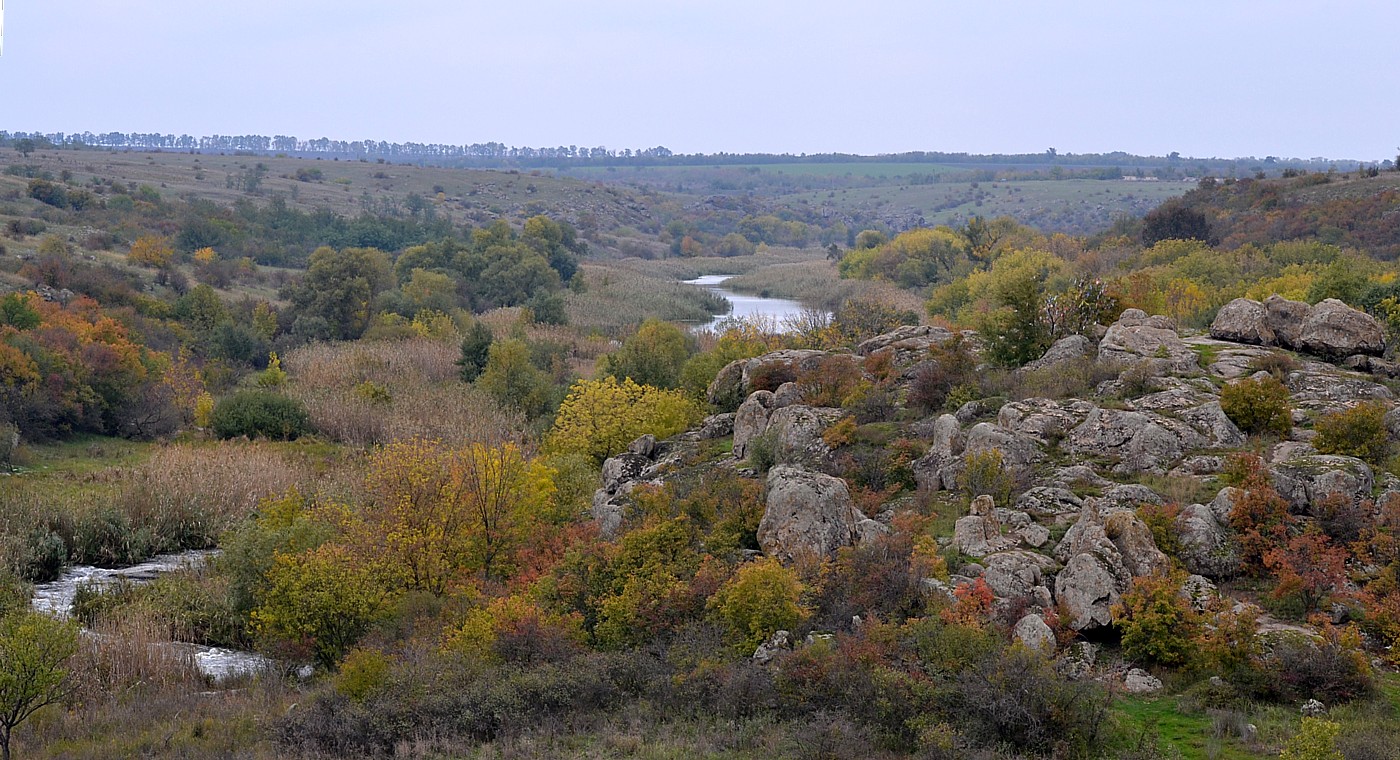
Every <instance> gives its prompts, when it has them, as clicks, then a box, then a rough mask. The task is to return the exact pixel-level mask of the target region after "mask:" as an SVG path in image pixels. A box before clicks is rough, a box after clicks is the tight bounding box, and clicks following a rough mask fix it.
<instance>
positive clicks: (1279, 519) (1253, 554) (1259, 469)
mask: <svg viewBox="0 0 1400 760" xmlns="http://www.w3.org/2000/svg"><path fill="white" fill-rule="evenodd" d="M1239 461H1240V462H1241V466H1242V468H1243V469H1245V471H1246V474H1245V475H1244V479H1243V481H1242V482H1241V483H1240V487H1241V488H1242V489H1243V490H1244V493H1243V494H1241V495H1240V496H1239V497H1238V498H1236V500H1235V506H1234V508H1233V509H1231V510H1230V527H1231V528H1233V529H1234V531H1235V532H1236V534H1238V536H1239V545H1240V565H1241V567H1242V568H1243V569H1244V570H1245V572H1248V573H1251V574H1253V575H1258V574H1260V573H1261V572H1262V571H1263V569H1264V555H1265V553H1267V552H1268V551H1269V550H1271V549H1273V548H1274V547H1276V546H1278V545H1279V544H1280V543H1282V542H1283V541H1284V540H1285V539H1287V538H1288V529H1289V527H1290V526H1292V525H1293V522H1294V519H1293V516H1292V515H1291V514H1289V512H1288V502H1287V501H1286V500H1284V498H1283V497H1282V496H1279V494H1278V491H1275V490H1274V487H1273V485H1272V484H1271V483H1270V481H1269V473H1268V471H1267V470H1265V469H1264V465H1263V463H1262V462H1260V461H1259V459H1258V458H1257V457H1250V458H1248V459H1241V460H1239Z"/></svg>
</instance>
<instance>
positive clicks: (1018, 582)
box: [964, 518, 1056, 599]
mask: <svg viewBox="0 0 1400 760" xmlns="http://www.w3.org/2000/svg"><path fill="white" fill-rule="evenodd" d="M964 519H966V518H964ZM1055 566H1056V563H1055V561H1054V560H1052V559H1050V558H1049V557H1047V556H1045V555H1044V554H1037V553H1035V552H1030V551H1025V550H1023V549H1016V550H1012V551H1003V552H997V553H996V554H991V555H988V556H987V557H986V558H985V559H983V560H982V567H983V568H984V569H983V571H982V580H984V581H986V583H987V587H988V588H990V589H991V590H992V593H993V594H996V595H997V596H998V597H1000V598H1002V599H1023V598H1026V597H1029V596H1030V595H1031V593H1032V592H1033V591H1034V590H1035V588H1036V587H1037V586H1040V585H1043V584H1044V579H1045V574H1046V573H1048V572H1050V571H1052V570H1053V569H1054V568H1055Z"/></svg>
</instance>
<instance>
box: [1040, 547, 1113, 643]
mask: <svg viewBox="0 0 1400 760" xmlns="http://www.w3.org/2000/svg"><path fill="white" fill-rule="evenodd" d="M1123 591H1124V584H1123V582H1122V579H1121V578H1119V574H1118V573H1116V572H1114V568H1113V567H1112V566H1110V565H1109V563H1108V561H1107V560H1105V559H1104V558H1103V557H1101V556H1100V555H1098V554H1094V553H1090V552H1084V553H1081V554H1076V555H1074V556H1073V557H1071V558H1070V560H1069V562H1068V563H1066V564H1065V568H1064V569H1063V570H1061V571H1060V573H1059V574H1058V575H1056V576H1055V600H1056V601H1057V602H1058V603H1059V604H1060V607H1061V608H1062V609H1064V611H1065V612H1066V613H1067V614H1068V616H1069V620H1068V621H1066V622H1067V623H1068V625H1069V627H1070V628H1073V629H1074V630H1076V631H1084V630H1091V629H1094V628H1101V627H1104V626H1107V625H1109V624H1111V623H1112V622H1113V614H1112V611H1111V610H1112V608H1113V605H1115V604H1117V603H1118V600H1119V599H1120V598H1121V597H1122V594H1123Z"/></svg>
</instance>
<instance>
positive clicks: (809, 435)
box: [764, 405, 845, 466]
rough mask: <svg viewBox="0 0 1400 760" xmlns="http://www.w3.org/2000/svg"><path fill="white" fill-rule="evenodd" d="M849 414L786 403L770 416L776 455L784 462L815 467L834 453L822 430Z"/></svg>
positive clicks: (769, 432)
mask: <svg viewBox="0 0 1400 760" xmlns="http://www.w3.org/2000/svg"><path fill="white" fill-rule="evenodd" d="M843 414H845V413H844V412H842V411H841V410H840V409H829V408H826V407H820V406H802V405H798V406H784V407H781V408H779V409H775V410H774V411H773V412H772V414H770V415H769V416H768V429H767V430H765V431H764V433H765V434H766V435H771V436H772V437H773V446H774V455H775V456H776V458H777V461H778V462H779V463H780V464H805V465H811V466H815V465H818V464H820V463H821V462H823V461H824V460H825V459H826V457H827V456H828V455H830V454H831V447H829V446H827V445H826V441H824V440H822V433H824V432H826V429H827V428H829V427H831V426H832V425H833V424H834V423H835V422H836V421H837V420H839V419H841V416H842V415H843Z"/></svg>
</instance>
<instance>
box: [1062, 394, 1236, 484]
mask: <svg viewBox="0 0 1400 760" xmlns="http://www.w3.org/2000/svg"><path fill="white" fill-rule="evenodd" d="M1244 440H1245V436H1244V434H1243V433H1241V432H1240V430H1239V428H1237V427H1235V425H1234V423H1232V422H1230V420H1229V419H1228V418H1227V417H1226V416H1225V413H1224V412H1223V411H1221V409H1220V404H1219V403H1217V402H1210V403H1208V404H1202V405H1201V406H1199V407H1196V408H1193V409H1185V410H1181V411H1178V412H1177V413H1176V416H1175V418H1171V417H1165V416H1163V415H1160V414H1156V413H1153V412H1131V411H1123V410H1118V409H1095V410H1094V411H1093V412H1091V413H1090V414H1089V415H1088V416H1087V417H1086V418H1085V419H1084V422H1083V423H1082V424H1080V425H1079V427H1076V428H1075V429H1074V430H1072V431H1070V433H1069V437H1068V442H1069V448H1070V451H1072V452H1073V453H1075V454H1080V455H1084V456H1092V457H1098V458H1103V459H1109V460H1113V461H1114V465H1113V470H1114V471H1115V472H1120V473H1138V472H1156V473H1164V472H1166V471H1167V470H1169V469H1171V467H1172V465H1173V464H1175V463H1176V462H1177V461H1178V460H1179V459H1181V457H1182V456H1183V455H1184V454H1185V453H1186V452H1187V451H1190V450H1192V449H1203V448H1228V447H1234V446H1239V445H1240V444H1242V443H1243V442H1244Z"/></svg>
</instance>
